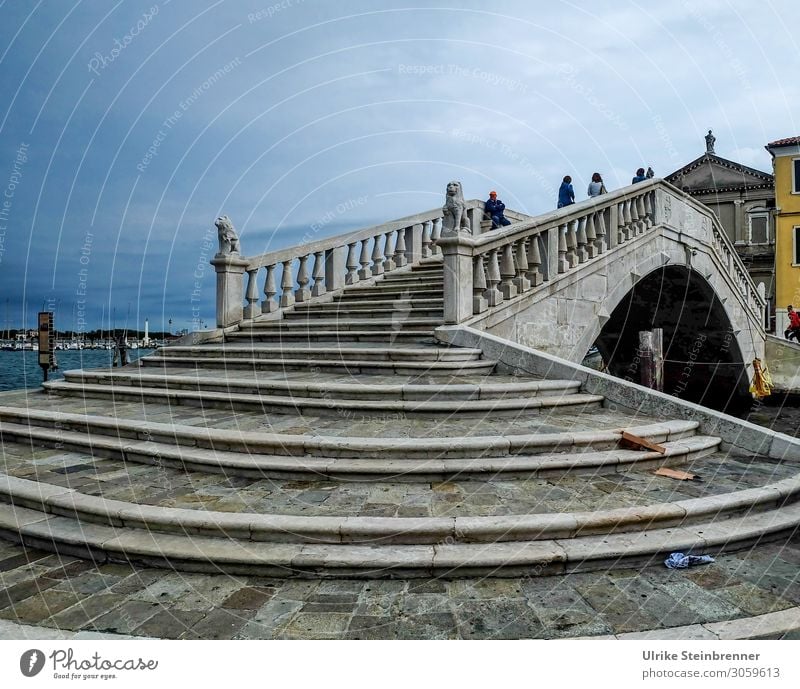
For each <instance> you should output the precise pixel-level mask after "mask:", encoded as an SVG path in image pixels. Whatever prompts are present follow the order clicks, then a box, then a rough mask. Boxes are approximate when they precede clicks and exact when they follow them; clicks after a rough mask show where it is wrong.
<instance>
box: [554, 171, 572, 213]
mask: <svg viewBox="0 0 800 689" xmlns="http://www.w3.org/2000/svg"><path fill="white" fill-rule="evenodd" d="M573 203H575V190H574V189H573V188H572V177H570V176H569V175H567V176H566V177H564V181H563V182H561V186H560V187H559V189H558V207H559V208H563V207H564V206H571V205H572V204H573Z"/></svg>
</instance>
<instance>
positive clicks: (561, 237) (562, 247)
mask: <svg viewBox="0 0 800 689" xmlns="http://www.w3.org/2000/svg"><path fill="white" fill-rule="evenodd" d="M568 270H569V261H567V226H566V225H559V226H558V272H559V273H566V272H567V271H568Z"/></svg>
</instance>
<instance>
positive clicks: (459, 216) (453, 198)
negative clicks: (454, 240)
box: [442, 182, 472, 235]
mask: <svg viewBox="0 0 800 689" xmlns="http://www.w3.org/2000/svg"><path fill="white" fill-rule="evenodd" d="M442 213H443V214H444V220H443V221H442V234H443V235H446V234H458V233H459V232H466V233H467V234H472V230H471V228H470V224H469V217H468V216H467V204H466V202H465V201H464V192H463V191H462V189H461V182H450V183H449V184H448V185H447V195H446V196H445V201H444V207H443V208H442Z"/></svg>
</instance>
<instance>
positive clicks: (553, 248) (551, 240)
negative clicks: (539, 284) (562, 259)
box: [544, 225, 561, 280]
mask: <svg viewBox="0 0 800 689" xmlns="http://www.w3.org/2000/svg"><path fill="white" fill-rule="evenodd" d="M560 246H561V225H558V226H557V227H551V228H550V229H549V230H547V237H546V242H545V247H546V249H547V255H546V256H545V257H544V265H545V266H546V267H547V268H546V272H547V275H545V278H546V279H547V280H552V279H554V278H555V276H556V275H558V273H559V272H560V270H559V252H560V249H559V247H560Z"/></svg>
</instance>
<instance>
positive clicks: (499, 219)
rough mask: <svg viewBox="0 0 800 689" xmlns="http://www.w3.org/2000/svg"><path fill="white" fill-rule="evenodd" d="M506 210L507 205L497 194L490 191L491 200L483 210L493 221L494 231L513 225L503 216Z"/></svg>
mask: <svg viewBox="0 0 800 689" xmlns="http://www.w3.org/2000/svg"><path fill="white" fill-rule="evenodd" d="M505 209H506V204H504V203H503V202H502V201H501V200H500V199H498V198H497V192H496V191H490V192H489V200H488V201H487V202H486V203H485V204H484V206H483V210H484V212H485V213H486V215H488V216H489V217H490V218H491V219H492V229H493V230H496V229H497V228H498V227H500V226H501V225H502V226H503V227H505V226H506V225H510V224H511V221H510V220H509V219H508V218H506V216H505V215H503V212H504V211H505Z"/></svg>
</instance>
